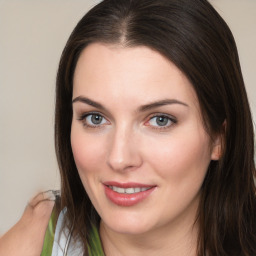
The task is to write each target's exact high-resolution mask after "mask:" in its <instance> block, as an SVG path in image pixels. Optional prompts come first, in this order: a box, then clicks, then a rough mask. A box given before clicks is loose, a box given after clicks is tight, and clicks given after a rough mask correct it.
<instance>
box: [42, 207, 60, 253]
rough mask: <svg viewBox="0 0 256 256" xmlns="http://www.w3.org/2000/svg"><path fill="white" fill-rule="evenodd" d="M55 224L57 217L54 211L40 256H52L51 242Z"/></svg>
mask: <svg viewBox="0 0 256 256" xmlns="http://www.w3.org/2000/svg"><path fill="white" fill-rule="evenodd" d="M56 222H57V216H56V213H55V211H54V210H53V211H52V215H51V218H50V221H49V224H48V227H47V230H46V233H45V237H44V245H43V250H42V253H41V256H51V255H52V247H53V241H54V234H55V227H56Z"/></svg>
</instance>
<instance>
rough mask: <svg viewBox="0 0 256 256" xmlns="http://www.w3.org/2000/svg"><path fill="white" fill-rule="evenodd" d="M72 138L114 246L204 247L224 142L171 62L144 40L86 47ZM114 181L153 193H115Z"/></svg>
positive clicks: (160, 250)
mask: <svg viewBox="0 0 256 256" xmlns="http://www.w3.org/2000/svg"><path fill="white" fill-rule="evenodd" d="M71 145H72V150H73V154H74V159H75V162H76V165H77V168H78V172H79V175H80V177H81V180H82V182H83V185H84V187H85V189H86V192H87V193H88V195H89V197H90V199H91V201H92V203H93V205H94V207H95V208H96V210H97V212H98V213H99V215H100V216H101V219H102V221H101V225H100V236H101V239H102V243H103V247H104V251H105V253H106V255H107V256H109V255H111V256H117V255H122V256H128V255H135V256H140V255H149V256H150V255H156V253H157V255H168V256H172V255H173V256H174V255H175V256H176V255H179V256H185V255H196V239H197V225H196V224H195V218H196V211H197V207H198V202H199V198H200V187H201V185H202V182H203V180H204V177H205V174H206V171H207V167H208V165H209V163H210V161H211V160H217V159H218V153H219V147H220V145H219V143H218V139H216V141H215V142H212V141H211V140H210V138H209V135H208V134H207V132H206V131H205V129H204V126H203V122H202V117H201V112H200V108H199V102H198V99H197V96H196V93H195V91H194V89H193V87H192V85H191V84H190V82H189V81H188V79H187V78H186V76H185V75H184V74H183V73H182V72H181V71H180V70H179V69H178V68H177V67H176V66H175V65H174V64H173V63H172V62H170V61H169V60H167V59H166V58H164V57H163V56H162V55H161V54H159V53H158V52H156V51H153V50H151V49H149V48H147V47H143V46H141V47H132V48H125V47H122V46H119V45H104V44H100V43H94V44H91V45H89V46H88V47H86V48H85V50H84V51H83V52H82V54H81V56H80V58H79V60H78V63H77V66H76V70H75V74H74V88H73V121H72V127H71ZM109 182H110V183H111V182H112V183H113V182H117V184H121V185H120V187H122V186H125V185H124V184H128V183H129V184H134V183H136V184H137V183H139V184H146V186H148V187H149V191H150V193H147V196H145V198H143V200H139V201H138V202H137V201H136V203H134V201H133V199H131V198H128V199H127V198H126V195H124V197H125V198H126V199H127V201H125V202H128V204H126V203H125V204H122V203H116V201H115V200H112V199H110V197H108V196H107V194H106V191H107V190H108V191H110V190H111V189H114V188H113V187H112V188H111V187H110V188H109V187H108V186H107V185H109V184H110V183H109ZM112 183H111V184H112ZM114 186H115V185H114ZM138 186H139V185H138ZM127 187H129V186H126V188H127ZM118 189H122V188H118ZM120 193H123V192H120V191H119V194H117V192H113V193H112V194H113V195H114V197H116V198H120V197H121V198H123V197H122V196H119V195H120ZM110 194H111V192H110ZM135 197H136V196H135ZM118 200H119V199H117V201H118ZM119 201H120V200H119ZM119 201H118V202H119Z"/></svg>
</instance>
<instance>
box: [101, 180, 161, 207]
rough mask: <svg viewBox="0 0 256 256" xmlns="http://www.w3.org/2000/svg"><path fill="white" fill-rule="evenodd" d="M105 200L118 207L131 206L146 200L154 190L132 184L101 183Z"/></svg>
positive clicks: (151, 186)
mask: <svg viewBox="0 0 256 256" xmlns="http://www.w3.org/2000/svg"><path fill="white" fill-rule="evenodd" d="M103 185H104V188H105V194H106V196H107V198H108V199H109V200H110V201H112V202H113V203H114V204H116V205H119V206H133V205H135V204H138V203H139V202H141V201H143V200H144V199H146V198H147V197H148V196H149V195H150V194H151V193H152V192H153V191H154V190H155V188H156V185H147V184H140V183H134V182H128V183H119V182H115V181H109V182H104V183H103Z"/></svg>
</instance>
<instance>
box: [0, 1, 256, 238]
mask: <svg viewBox="0 0 256 256" xmlns="http://www.w3.org/2000/svg"><path fill="white" fill-rule="evenodd" d="M97 2H99V1H93V0H83V1H82V0H44V1H42V0H6V1H3V0H0V234H2V233H3V232H5V231H6V230H7V229H8V228H10V227H11V226H12V225H13V224H14V223H15V222H16V221H17V220H18V218H19V217H20V216H21V214H22V212H23V210H24V207H25V206H26V204H27V201H28V200H29V199H30V198H31V197H32V196H33V195H34V194H35V193H37V192H38V191H42V190H47V189H52V188H55V189H57V188H59V174H58V167H57V164H56V159H55V152H54V143H53V142H54V138H53V126H54V97H55V77H56V71H57V66H58V61H59V58H60V55H61V52H62V49H63V47H64V45H65V42H66V40H67V38H68V36H69V35H70V33H71V31H72V29H73V28H74V26H75V25H76V23H77V22H78V21H79V20H80V18H81V17H82V16H83V15H84V14H85V13H86V12H87V10H88V9H89V8H90V7H92V6H93V5H94V4H95V3H97ZM210 2H211V3H212V4H213V5H214V6H215V8H216V9H217V11H218V12H219V13H220V14H221V16H222V17H223V18H224V19H225V20H226V22H227V23H228V24H229V26H230V28H231V30H232V32H233V34H234V36H235V39H236V42H237V46H238V50H239V55H240V61H241V66H242V70H243V74H244V79H245V83H246V88H247V92H248V96H249V100H250V104H251V108H252V112H253V116H254V120H256V85H255V83H256V68H255V65H256V64H255V63H256V62H255V60H256V49H255V47H256V0H211V1H210Z"/></svg>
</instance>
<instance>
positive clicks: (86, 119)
mask: <svg viewBox="0 0 256 256" xmlns="http://www.w3.org/2000/svg"><path fill="white" fill-rule="evenodd" d="M79 120H81V121H83V124H84V125H85V126H88V127H98V126H101V125H104V124H106V123H108V121H107V120H106V118H104V117H103V116H102V115H100V114H97V113H95V114H93V113H92V114H86V115H83V116H81V117H80V118H79Z"/></svg>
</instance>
